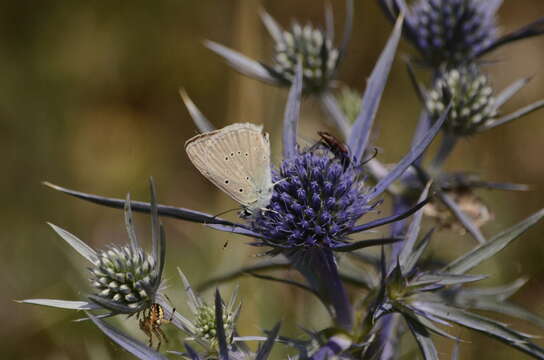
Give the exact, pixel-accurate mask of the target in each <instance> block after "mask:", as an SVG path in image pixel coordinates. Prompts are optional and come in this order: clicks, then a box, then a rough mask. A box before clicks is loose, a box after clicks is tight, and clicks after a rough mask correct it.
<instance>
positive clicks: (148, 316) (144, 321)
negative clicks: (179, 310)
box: [138, 303, 176, 351]
mask: <svg viewBox="0 0 544 360" xmlns="http://www.w3.org/2000/svg"><path fill="white" fill-rule="evenodd" d="M175 312H176V309H173V310H172V315H171V316H170V319H168V320H167V319H165V318H164V309H163V307H162V306H161V305H159V304H157V303H154V304H151V306H150V307H148V308H147V309H146V310H144V311H141V312H140V313H138V319H139V321H140V322H139V324H140V329H141V330H142V331H143V332H144V333H145V334H146V335H147V336H148V337H149V347H153V334H155V336H156V337H157V340H158V341H159V343H158V344H157V351H158V350H159V348H160V347H161V344H162V341H161V337H162V339H164V341H165V342H166V343H168V338H167V337H166V335H165V334H164V332H163V331H162V329H161V325H162V324H169V323H170V322H171V321H172V319H173V318H174V313H175Z"/></svg>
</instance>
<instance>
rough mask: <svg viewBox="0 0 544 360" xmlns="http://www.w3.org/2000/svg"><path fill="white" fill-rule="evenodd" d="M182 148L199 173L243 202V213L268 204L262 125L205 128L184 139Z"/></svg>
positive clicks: (267, 153)
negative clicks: (204, 131) (195, 134)
mask: <svg viewBox="0 0 544 360" xmlns="http://www.w3.org/2000/svg"><path fill="white" fill-rule="evenodd" d="M185 151H186V152H187V155H188V156H189V159H190V160H191V162H192V163H193V165H194V166H195V167H196V168H197V169H198V171H200V172H201V173H202V175H204V176H205V177H206V178H207V179H208V180H209V181H211V182H212V183H213V184H214V185H215V186H217V187H218V188H219V189H221V190H223V191H224V192H226V193H227V195H229V196H230V197H231V198H233V199H234V200H236V201H237V202H238V203H240V204H241V205H242V207H243V211H242V213H241V215H242V216H250V215H252V214H254V213H256V212H257V211H259V210H264V209H265V208H266V207H267V206H268V205H269V204H270V200H271V198H272V190H273V188H274V185H273V184H272V172H271V167H270V142H269V140H268V134H266V133H263V128H262V126H258V125H255V124H251V123H237V124H232V125H229V126H226V127H224V128H222V129H219V130H214V131H210V132H206V133H203V134H200V135H197V136H194V137H192V138H191V139H189V140H187V141H186V142H185Z"/></svg>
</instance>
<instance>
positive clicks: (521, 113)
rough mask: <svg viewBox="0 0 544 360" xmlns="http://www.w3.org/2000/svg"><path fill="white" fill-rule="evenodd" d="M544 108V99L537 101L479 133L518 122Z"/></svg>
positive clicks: (483, 128)
mask: <svg viewBox="0 0 544 360" xmlns="http://www.w3.org/2000/svg"><path fill="white" fill-rule="evenodd" d="M542 107H544V99H543V100H539V101H536V102H534V103H532V104H530V105H527V106H525V107H522V108H521V109H519V110H517V111H514V112H513V113H511V114H508V115H505V116H503V117H501V118H499V119H497V120H494V121H491V122H490V123H489V124H488V125H484V126H482V127H480V128H479V129H478V131H479V132H482V131H486V130H489V129H493V128H496V127H497V126H501V125H504V124H506V123H509V122H511V121H514V120H517V119H519V118H521V117H523V116H525V115H528V114H530V113H532V112H533V111H536V110H539V109H541V108H542Z"/></svg>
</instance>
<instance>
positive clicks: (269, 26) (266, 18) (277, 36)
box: [259, 9, 283, 43]
mask: <svg viewBox="0 0 544 360" xmlns="http://www.w3.org/2000/svg"><path fill="white" fill-rule="evenodd" d="M259 15H260V16H261V21H262V22H263V24H264V27H265V28H266V30H268V33H269V34H270V36H272V39H274V41H275V42H276V43H282V42H283V29H282V28H281V26H280V25H279V24H278V23H277V22H276V20H274V18H273V17H272V16H270V14H269V13H268V12H266V11H265V10H264V9H261V11H260V12H259Z"/></svg>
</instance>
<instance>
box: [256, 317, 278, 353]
mask: <svg viewBox="0 0 544 360" xmlns="http://www.w3.org/2000/svg"><path fill="white" fill-rule="evenodd" d="M280 326H281V324H280V323H277V324H276V326H274V328H273V329H272V330H271V331H270V333H269V334H268V337H267V339H266V341H265V342H264V343H263V344H262V345H261V346H259V350H257V355H256V356H255V360H266V359H268V356H270V352H271V351H272V347H273V346H274V342H275V341H276V338H277V337H278V333H279V331H280Z"/></svg>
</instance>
